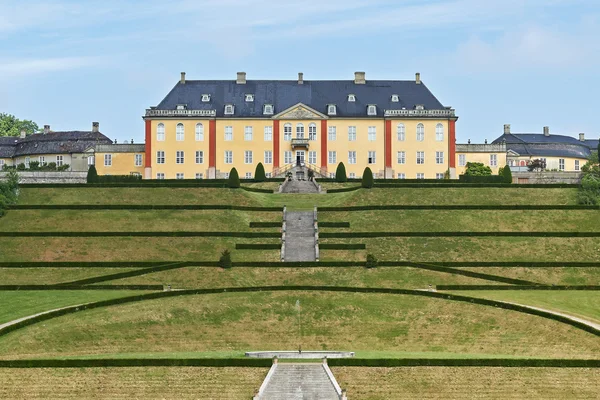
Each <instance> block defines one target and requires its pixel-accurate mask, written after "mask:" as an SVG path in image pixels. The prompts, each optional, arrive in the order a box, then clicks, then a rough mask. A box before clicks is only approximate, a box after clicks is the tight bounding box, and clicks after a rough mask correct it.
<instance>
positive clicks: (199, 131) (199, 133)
mask: <svg viewBox="0 0 600 400" xmlns="http://www.w3.org/2000/svg"><path fill="white" fill-rule="evenodd" d="M196 141H197V142H203V141H204V125H202V124H201V123H197V124H196Z"/></svg>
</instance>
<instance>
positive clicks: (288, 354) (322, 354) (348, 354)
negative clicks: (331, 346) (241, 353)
mask: <svg viewBox="0 0 600 400" xmlns="http://www.w3.org/2000/svg"><path fill="white" fill-rule="evenodd" d="M246 357H250V358H273V357H277V358H291V359H311V360H313V359H314V360H316V359H323V358H352V357H354V352H353V351H318V350H317V351H311V350H308V351H302V352H298V351H248V352H246Z"/></svg>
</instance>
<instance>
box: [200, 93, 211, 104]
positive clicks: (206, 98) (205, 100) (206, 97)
mask: <svg viewBox="0 0 600 400" xmlns="http://www.w3.org/2000/svg"><path fill="white" fill-rule="evenodd" d="M209 101H210V94H203V95H202V102H203V103H208V102H209Z"/></svg>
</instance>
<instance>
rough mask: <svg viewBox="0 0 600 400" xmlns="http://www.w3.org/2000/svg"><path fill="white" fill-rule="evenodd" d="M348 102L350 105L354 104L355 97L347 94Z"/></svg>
mask: <svg viewBox="0 0 600 400" xmlns="http://www.w3.org/2000/svg"><path fill="white" fill-rule="evenodd" d="M348 101H349V102H351V103H354V102H355V101H356V95H353V94H349V95H348Z"/></svg>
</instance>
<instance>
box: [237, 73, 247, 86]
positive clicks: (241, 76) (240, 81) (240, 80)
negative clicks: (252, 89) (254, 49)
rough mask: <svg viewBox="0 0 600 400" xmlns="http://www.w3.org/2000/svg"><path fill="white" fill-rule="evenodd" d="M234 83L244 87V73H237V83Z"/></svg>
mask: <svg viewBox="0 0 600 400" xmlns="http://www.w3.org/2000/svg"><path fill="white" fill-rule="evenodd" d="M236 83H237V84H238V85H245V84H246V73H245V72H238V73H237V81H236Z"/></svg>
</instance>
